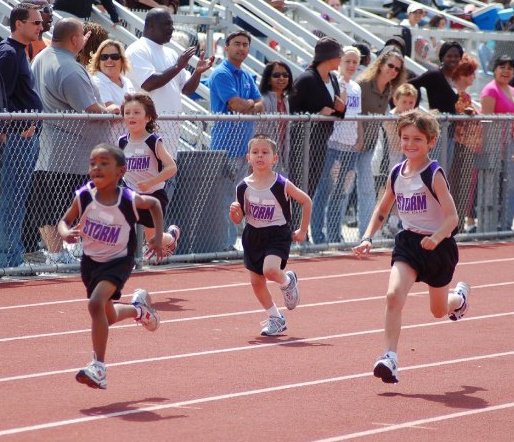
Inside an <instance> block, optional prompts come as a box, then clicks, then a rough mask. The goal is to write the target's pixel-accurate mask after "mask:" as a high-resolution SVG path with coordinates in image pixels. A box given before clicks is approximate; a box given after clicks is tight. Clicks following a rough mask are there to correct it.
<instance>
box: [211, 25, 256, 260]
mask: <svg viewBox="0 0 514 442" xmlns="http://www.w3.org/2000/svg"><path fill="white" fill-rule="evenodd" d="M251 42H252V38H251V36H250V34H248V33H247V32H246V31H237V32H233V33H232V34H230V35H228V36H227V38H226V40H225V54H226V57H227V58H226V59H225V60H223V61H222V62H221V64H219V65H218V66H217V67H216V69H214V71H213V73H212V74H211V77H210V79H209V87H210V94H211V111H212V112H213V113H218V114H220V113H221V114H228V113H237V114H255V113H259V112H262V110H263V103H262V97H261V94H260V92H259V89H257V85H256V84H255V80H254V78H253V76H252V75H251V74H250V73H249V72H247V71H246V70H244V69H242V68H241V65H242V64H243V62H244V61H245V60H246V57H248V53H249V51H250V44H251ZM253 131H254V123H253V122H241V123H239V122H221V121H220V122H216V123H214V125H213V127H212V131H211V149H213V150H226V151H227V154H228V164H227V176H226V178H227V186H226V192H225V195H224V200H223V207H225V210H224V212H225V217H226V226H227V237H226V240H225V249H226V250H234V244H235V242H236V238H237V228H236V227H235V226H234V224H233V223H232V221H231V220H230V218H229V215H228V213H229V207H230V204H231V203H232V201H233V199H234V195H233V193H234V188H235V186H236V185H237V184H238V183H239V182H240V181H241V180H242V179H243V178H244V177H245V176H246V174H247V172H248V167H247V161H246V153H247V148H248V142H249V141H250V138H251V137H252V135H253Z"/></svg>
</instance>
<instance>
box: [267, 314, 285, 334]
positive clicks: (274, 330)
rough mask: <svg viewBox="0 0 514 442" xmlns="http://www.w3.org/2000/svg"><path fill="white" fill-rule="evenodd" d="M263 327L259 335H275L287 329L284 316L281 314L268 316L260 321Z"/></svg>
mask: <svg viewBox="0 0 514 442" xmlns="http://www.w3.org/2000/svg"><path fill="white" fill-rule="evenodd" d="M261 325H263V326H264V328H263V329H262V330H261V336H277V335H279V334H280V333H282V332H283V331H285V330H287V327H286V318H284V317H283V316H270V317H269V318H268V319H266V320H265V321H263V322H261Z"/></svg>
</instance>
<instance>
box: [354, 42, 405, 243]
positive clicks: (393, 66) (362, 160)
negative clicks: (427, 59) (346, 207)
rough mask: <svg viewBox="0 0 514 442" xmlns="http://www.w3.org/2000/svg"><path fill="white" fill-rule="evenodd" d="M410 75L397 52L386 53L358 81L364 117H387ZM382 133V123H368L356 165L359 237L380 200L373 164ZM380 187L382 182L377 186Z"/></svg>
mask: <svg viewBox="0 0 514 442" xmlns="http://www.w3.org/2000/svg"><path fill="white" fill-rule="evenodd" d="M406 76H407V72H406V69H405V64H404V59H403V56H402V54H401V53H400V52H397V51H395V50H389V51H383V52H382V53H381V54H380V55H379V56H378V58H377V59H376V60H375V61H374V62H373V63H371V64H370V65H369V67H368V69H366V70H365V71H364V72H363V73H362V74H361V76H360V77H359V78H358V79H357V83H359V85H360V87H361V91H362V114H363V115H374V114H375V115H385V114H386V113H387V111H388V108H389V100H390V99H391V97H392V95H393V93H394V91H395V90H396V88H397V87H398V86H399V85H400V84H403V83H404V82H405V78H406ZM380 130H381V122H380V121H366V122H365V123H364V147H363V149H362V151H361V152H360V153H359V156H358V158H357V163H356V171H357V213H358V226H359V235H360V237H362V235H363V234H364V230H365V229H366V226H367V225H368V223H369V220H370V219H371V214H372V212H373V206H374V203H375V200H376V194H375V183H374V181H373V173H372V170H371V160H372V158H373V153H374V151H375V148H376V146H377V142H378V138H379V134H380ZM377 184H378V185H379V186H380V185H381V184H382V183H381V182H378V183H377Z"/></svg>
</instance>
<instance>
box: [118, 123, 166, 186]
mask: <svg viewBox="0 0 514 442" xmlns="http://www.w3.org/2000/svg"><path fill="white" fill-rule="evenodd" d="M159 140H161V137H160V136H159V135H157V134H154V133H152V134H150V135H148V137H147V138H146V139H144V140H132V139H131V138H130V137H129V135H128V134H127V135H122V136H121V137H120V139H119V140H118V146H119V147H120V149H123V153H124V154H125V158H126V159H127V172H126V173H125V175H124V177H123V181H125V183H126V184H127V186H128V187H130V188H131V189H133V190H135V191H136V192H138V193H143V192H141V191H140V190H139V187H138V185H137V183H139V182H140V181H145V180H148V179H150V178H153V177H155V176H156V175H158V174H159V172H160V171H161V170H162V168H163V166H162V161H161V160H160V159H159V158H157V153H156V146H157V141H159ZM164 185H165V182H164V181H162V182H160V183H159V184H156V185H155V186H152V187H151V188H150V189H148V190H147V191H146V192H144V193H145V194H152V193H154V192H155V191H156V190H159V189H163V188H164Z"/></svg>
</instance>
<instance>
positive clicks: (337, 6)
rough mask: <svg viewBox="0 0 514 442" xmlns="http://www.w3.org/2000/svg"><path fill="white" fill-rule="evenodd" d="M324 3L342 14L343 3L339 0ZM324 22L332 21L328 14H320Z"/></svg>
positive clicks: (329, 0) (328, 0) (327, 0)
mask: <svg viewBox="0 0 514 442" xmlns="http://www.w3.org/2000/svg"><path fill="white" fill-rule="evenodd" d="M325 3H326V4H327V5H328V6H330V7H331V8H334V9H335V10H336V11H337V12H339V13H342V7H343V2H342V1H341V0H325ZM321 16H322V17H323V18H324V19H325V20H326V21H333V20H332V19H331V18H330V15H329V14H321Z"/></svg>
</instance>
